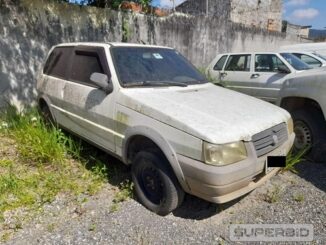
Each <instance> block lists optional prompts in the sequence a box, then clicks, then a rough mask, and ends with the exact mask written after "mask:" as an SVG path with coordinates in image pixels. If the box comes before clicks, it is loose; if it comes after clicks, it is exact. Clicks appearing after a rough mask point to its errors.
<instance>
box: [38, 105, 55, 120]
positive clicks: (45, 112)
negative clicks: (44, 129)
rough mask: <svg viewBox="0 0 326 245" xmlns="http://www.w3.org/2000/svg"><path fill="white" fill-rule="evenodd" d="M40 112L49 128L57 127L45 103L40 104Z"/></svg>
mask: <svg viewBox="0 0 326 245" xmlns="http://www.w3.org/2000/svg"><path fill="white" fill-rule="evenodd" d="M39 110H40V113H41V115H42V118H43V120H44V122H45V124H46V125H47V126H55V125H56V124H55V121H54V119H53V117H52V114H51V111H50V109H49V107H48V105H47V104H46V103H45V102H44V103H41V104H40V106H39Z"/></svg>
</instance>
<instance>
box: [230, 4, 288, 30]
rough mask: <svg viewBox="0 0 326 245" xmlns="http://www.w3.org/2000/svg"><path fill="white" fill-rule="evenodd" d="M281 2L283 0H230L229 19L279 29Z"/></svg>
mask: <svg viewBox="0 0 326 245" xmlns="http://www.w3.org/2000/svg"><path fill="white" fill-rule="evenodd" d="M282 3H283V0H231V13H230V19H231V21H233V22H235V23H243V24H245V25H247V26H253V27H259V28H262V29H267V30H270V31H281V29H282V9H283V7H282Z"/></svg>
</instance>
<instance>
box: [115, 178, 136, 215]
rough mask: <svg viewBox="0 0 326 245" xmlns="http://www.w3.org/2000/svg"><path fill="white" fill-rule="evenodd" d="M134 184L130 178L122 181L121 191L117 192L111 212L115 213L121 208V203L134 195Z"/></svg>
mask: <svg viewBox="0 0 326 245" xmlns="http://www.w3.org/2000/svg"><path fill="white" fill-rule="evenodd" d="M133 188H134V185H133V183H132V182H130V181H129V180H126V181H123V182H122V183H120V186H119V191H118V192H117V193H116V194H115V196H114V199H113V201H112V205H111V207H110V212H111V213H113V212H115V211H118V210H119V204H120V203H122V202H124V201H126V200H128V199H129V198H132V197H133Z"/></svg>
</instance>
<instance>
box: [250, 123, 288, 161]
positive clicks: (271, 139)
mask: <svg viewBox="0 0 326 245" xmlns="http://www.w3.org/2000/svg"><path fill="white" fill-rule="evenodd" d="M287 139H288V132H287V127H286V124H285V123H281V124H279V125H276V126H274V127H272V128H269V129H267V130H265V131H262V132H260V133H258V134H255V135H254V136H253V137H252V142H253V144H254V146H255V149H256V153H257V156H258V157H260V156H262V155H265V154H267V153H269V152H271V151H272V150H274V149H276V148H277V147H278V146H280V145H281V144H283V143H284V142H285V141H286V140H287Z"/></svg>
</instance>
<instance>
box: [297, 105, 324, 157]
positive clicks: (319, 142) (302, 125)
mask: <svg viewBox="0 0 326 245" xmlns="http://www.w3.org/2000/svg"><path fill="white" fill-rule="evenodd" d="M291 114H292V117H293V122H294V132H295V134H296V138H295V140H294V146H293V147H294V150H295V151H300V150H302V149H304V148H310V150H309V151H308V152H307V157H308V158H310V159H311V160H313V161H315V162H325V160H326V159H325V157H324V156H325V153H326V147H325V146H326V122H325V120H324V118H323V115H322V114H321V113H320V112H319V111H318V110H316V109H312V108H309V109H308V108H307V109H300V110H296V111H293V112H292V113H291Z"/></svg>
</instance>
